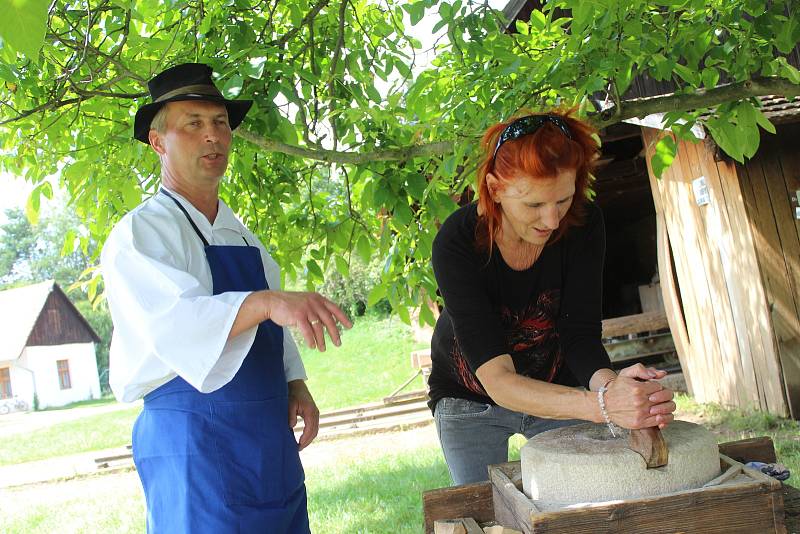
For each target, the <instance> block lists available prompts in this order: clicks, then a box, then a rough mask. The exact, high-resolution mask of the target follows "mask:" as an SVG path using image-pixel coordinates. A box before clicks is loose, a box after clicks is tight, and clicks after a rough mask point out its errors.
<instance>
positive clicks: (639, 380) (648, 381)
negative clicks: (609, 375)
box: [605, 363, 675, 428]
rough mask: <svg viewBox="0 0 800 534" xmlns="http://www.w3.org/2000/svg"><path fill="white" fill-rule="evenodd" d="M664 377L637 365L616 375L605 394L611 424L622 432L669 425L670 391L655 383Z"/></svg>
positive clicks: (670, 416)
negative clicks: (621, 428)
mask: <svg viewBox="0 0 800 534" xmlns="http://www.w3.org/2000/svg"><path fill="white" fill-rule="evenodd" d="M666 374H667V373H666V371H658V370H656V369H653V368H652V367H645V366H644V365H642V364H640V363H637V364H636V365H632V366H630V367H626V368H625V369H623V370H622V371H620V373H619V376H617V378H615V379H614V380H612V381H611V382H610V383H609V384H608V390H607V391H606V394H605V402H606V411H607V412H608V416H609V418H610V419H611V421H612V422H614V423H615V424H617V425H619V426H621V427H623V428H648V427H651V426H657V427H659V428H664V427H665V426H667V424H669V423H670V422H672V420H673V419H674V417H673V415H672V412H674V411H675V403H674V402H673V401H672V396H673V394H672V390H670V389H668V388H665V387H663V386H662V385H661V384H660V383H658V382H656V381H655V380H656V379H658V378H663V377H664V376H665V375H666Z"/></svg>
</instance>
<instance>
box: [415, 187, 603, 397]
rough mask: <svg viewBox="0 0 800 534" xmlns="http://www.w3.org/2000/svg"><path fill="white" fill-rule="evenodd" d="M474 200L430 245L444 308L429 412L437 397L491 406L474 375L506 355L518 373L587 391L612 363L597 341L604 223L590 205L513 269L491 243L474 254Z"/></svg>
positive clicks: (433, 351) (437, 332) (434, 340)
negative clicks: (525, 264)
mask: <svg viewBox="0 0 800 534" xmlns="http://www.w3.org/2000/svg"><path fill="white" fill-rule="evenodd" d="M477 224H478V212H477V205H476V204H474V203H473V204H469V205H467V206H464V207H463V208H460V209H459V210H457V211H456V212H454V213H453V214H452V215H451V216H450V217H448V218H447V220H446V221H445V222H444V224H443V225H442V227H441V228H440V229H439V233H438V234H437V235H436V238H435V240H434V242H433V270H434V274H435V275H436V281H437V282H438V284H439V290H440V291H441V294H442V297H443V299H444V310H443V311H442V314H441V315H440V316H439V319H438V321H437V322H436V327H435V329H434V332H433V338H432V340H431V360H432V366H433V367H432V370H431V376H430V378H429V381H428V384H429V387H430V402H429V403H428V404H429V406H430V407H431V410H432V411H433V410H435V407H436V403H437V402H438V401H439V399H441V398H443V397H457V398H464V399H470V400H475V401H478V402H484V403H491V404H495V403H494V401H492V399H491V398H489V396H488V395H487V394H486V391H485V390H484V389H483V387H482V386H481V384H480V382H479V381H478V379H477V377H476V376H475V370H476V369H478V368H479V367H480V366H481V365H483V364H484V363H486V362H488V361H489V360H491V359H492V358H495V357H496V356H500V355H502V354H510V355H511V358H512V360H513V362H514V367H515V369H516V371H517V373H519V374H521V375H524V376H527V377H530V378H534V379H538V380H544V381H547V382H552V383H555V384H562V385H568V386H576V385H583V386H585V387H588V384H589V379H590V378H591V377H592V375H593V374H594V373H595V372H596V371H597V370H598V369H602V368H610V367H611V362H610V360H609V357H608V353H607V352H606V350H605V348H604V347H603V344H602V343H601V333H602V325H601V314H602V279H603V260H604V255H605V226H604V224H603V216H602V212H601V211H600V209H599V208H598V207H597V206H596V205H594V204H589V205H588V206H587V210H586V216H585V218H584V222H583V224H582V225H580V226H575V227H572V228H571V229H570V230H569V231H568V232H567V234H566V235H565V236H564V237H562V238H561V239H560V240H558V241H556V242H555V243H552V244H548V245H547V246H545V247H544V249H543V250H542V253H541V255H540V256H539V258H538V259H537V260H536V262H534V264H533V265H532V266H531V267H530V268H528V269H526V270H524V271H515V270H513V269H511V268H510V267H509V266H508V265H507V264H506V263H505V261H504V260H503V258H502V255H501V254H500V251H499V250H498V249H497V247H496V246H495V247H494V250H493V251H492V254H491V255H489V254H488V253H487V252H481V251H478V249H477V248H476V245H475V229H476V226H477Z"/></svg>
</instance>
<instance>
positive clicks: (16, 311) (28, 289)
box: [0, 280, 98, 361]
mask: <svg viewBox="0 0 800 534" xmlns="http://www.w3.org/2000/svg"><path fill="white" fill-rule="evenodd" d="M53 291H57V292H58V293H61V295H63V297H64V299H65V300H66V301H67V302H68V303H69V305H70V307H71V308H72V310H73V311H74V312H75V314H76V315H77V316H78V317H79V318H80V320H81V321H82V322H83V323H84V324H85V326H86V328H88V329H89V331H90V332H91V335H92V336H93V337H94V338H95V339H98V338H97V334H96V333H95V332H94V330H93V329H92V327H91V326H90V325H89V324H88V323H87V322H86V319H85V318H84V317H83V315H81V313H80V312H79V311H78V310H77V308H75V306H74V305H73V304H72V302H71V301H70V300H69V298H67V296H66V295H64V293H63V291H61V288H60V287H58V284H56V283H55V281H53V280H47V281H46V282H41V283H38V284H32V285H29V286H23V287H17V288H13V289H6V290H5V291H0V361H2V360H15V359H17V358H19V356H20V354H22V350H23V349H24V348H25V345H26V344H27V342H28V338H29V337H30V335H31V332H32V331H33V328H34V326H36V322H37V320H38V319H39V316H40V315H41V313H42V309H43V308H44V306H45V303H46V302H47V299H48V297H49V296H50V294H51V293H52V292H53Z"/></svg>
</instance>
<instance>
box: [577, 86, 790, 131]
mask: <svg viewBox="0 0 800 534" xmlns="http://www.w3.org/2000/svg"><path fill="white" fill-rule="evenodd" d="M767 95H782V96H784V97H786V98H793V97H796V96H800V84H795V83H792V82H790V81H789V80H787V79H785V78H754V79H752V80H746V81H743V82H736V83H730V84H726V85H720V86H717V87H714V88H713V89H698V90H696V91H695V92H693V93H688V94H675V93H669V94H666V95H660V96H649V97H645V98H632V99H630V100H623V101H622V103H621V105H620V106H619V107H617V106H614V107H611V108H609V109H607V110H605V111H602V112H600V113H597V114H593V115H591V116H590V120H591V122H592V124H593V125H594V126H595V127H597V128H605V127H606V126H610V125H612V124H615V123H618V122H622V121H624V120H626V119H632V118H634V117H639V118H644V117H646V116H647V115H651V114H653V113H666V112H670V111H689V110H693V109H699V108H711V107H714V106H718V105H720V104H724V103H725V102H732V101H734V100H742V99H744V98H748V97H753V96H767Z"/></svg>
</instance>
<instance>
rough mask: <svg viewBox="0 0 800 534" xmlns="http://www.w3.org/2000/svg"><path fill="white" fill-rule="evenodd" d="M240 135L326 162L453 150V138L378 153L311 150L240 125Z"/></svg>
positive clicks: (237, 132) (269, 148) (394, 158)
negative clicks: (254, 131) (268, 136)
mask: <svg viewBox="0 0 800 534" xmlns="http://www.w3.org/2000/svg"><path fill="white" fill-rule="evenodd" d="M233 133H234V134H235V135H236V136H237V137H241V138H242V139H244V140H245V141H249V142H251V143H253V144H254V145H256V146H259V147H261V148H263V149H264V150H267V151H269V152H280V153H282V154H288V155H290V156H298V157H301V158H307V159H312V160H317V161H324V162H326V163H341V164H349V165H358V164H361V163H368V162H372V161H407V160H409V159H411V158H416V157H422V156H438V155H439V154H446V153H448V152H452V151H453V148H454V147H455V142H454V141H439V142H437V143H430V144H426V145H412V146H409V147H404V148H390V149H386V150H378V151H375V152H363V153H359V152H345V151H336V150H326V149H310V148H305V147H301V146H295V145H288V144H286V143H283V142H281V141H275V140H274V139H267V138H265V137H261V136H260V135H258V134H255V133H253V132H250V131H248V130H245V129H242V128H239V129H237V130H235V131H234V132H233Z"/></svg>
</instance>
